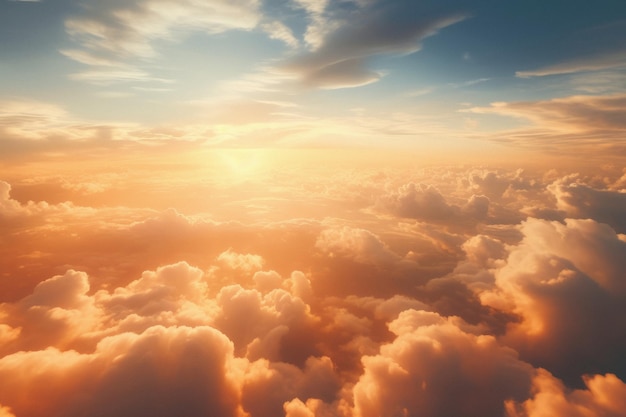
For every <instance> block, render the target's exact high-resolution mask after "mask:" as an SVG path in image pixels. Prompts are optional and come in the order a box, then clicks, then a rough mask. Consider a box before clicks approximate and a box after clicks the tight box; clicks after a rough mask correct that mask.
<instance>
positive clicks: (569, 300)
mask: <svg viewBox="0 0 626 417" xmlns="http://www.w3.org/2000/svg"><path fill="white" fill-rule="evenodd" d="M521 231H522V233H523V234H524V239H523V240H522V242H521V243H520V244H519V245H517V246H514V247H512V248H511V250H510V253H509V255H508V258H507V259H506V262H505V263H504V265H503V266H502V267H501V268H500V269H498V270H496V271H495V282H496V286H497V288H496V289H495V290H493V291H489V290H488V291H485V292H482V293H481V294H480V298H481V300H482V302H483V303H484V304H487V305H490V306H492V307H493V308H495V309H498V310H501V311H508V312H511V313H513V314H516V315H518V316H519V317H520V318H521V320H520V321H518V322H512V323H510V324H509V325H508V327H507V332H506V334H505V335H504V336H502V340H503V341H504V342H505V343H506V344H507V345H508V346H512V347H514V348H515V349H516V350H518V351H519V352H520V355H521V357H522V358H523V359H525V360H527V361H529V362H530V363H532V364H533V365H535V366H540V367H543V368H546V369H547V370H549V371H550V372H551V373H553V374H554V375H556V376H557V377H559V378H563V379H564V380H565V381H566V382H567V383H568V384H576V383H577V381H579V377H580V375H582V374H584V373H591V372H615V373H616V374H617V375H618V376H621V377H623V376H624V375H626V367H625V366H626V364H625V363H624V362H623V361H622V360H620V359H618V357H619V356H620V353H619V352H621V351H622V350H623V349H624V348H625V347H626V338H625V337H624V336H623V333H621V332H617V333H616V332H615V331H614V330H613V329H616V328H622V327H624V326H625V325H626V322H624V320H623V319H622V317H624V314H625V313H626V311H624V306H625V305H626V304H625V303H624V296H625V294H626V292H625V289H624V281H623V273H622V271H623V270H624V267H625V266H624V259H626V258H625V256H626V243H625V242H624V241H623V240H622V239H621V238H620V237H619V236H618V235H616V234H615V232H614V231H613V230H612V229H611V228H610V227H608V226H607V225H605V224H600V223H596V222H594V221H593V220H574V219H568V220H566V221H565V224H561V223H559V222H550V221H544V220H537V219H528V220H527V221H525V222H524V223H523V224H522V226H521Z"/></svg>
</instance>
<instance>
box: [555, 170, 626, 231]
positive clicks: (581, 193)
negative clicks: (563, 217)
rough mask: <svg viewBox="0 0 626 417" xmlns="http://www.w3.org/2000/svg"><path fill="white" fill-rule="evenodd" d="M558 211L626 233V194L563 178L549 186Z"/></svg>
mask: <svg viewBox="0 0 626 417" xmlns="http://www.w3.org/2000/svg"><path fill="white" fill-rule="evenodd" d="M548 190H549V191H550V192H551V193H552V194H554V196H555V197H556V199H557V207H558V208H559V209H561V210H563V211H565V213H566V214H567V216H569V217H575V218H583V219H594V220H596V221H599V222H603V223H607V224H608V225H610V226H611V227H613V228H614V229H615V230H616V231H617V232H619V233H626V219H624V216H623V214H624V207H626V192H621V191H613V190H602V189H596V188H593V187H591V186H589V185H586V184H584V183H580V182H578V181H577V180H576V179H575V178H567V177H565V178H561V179H560V180H557V181H555V182H554V183H553V184H551V185H550V186H548Z"/></svg>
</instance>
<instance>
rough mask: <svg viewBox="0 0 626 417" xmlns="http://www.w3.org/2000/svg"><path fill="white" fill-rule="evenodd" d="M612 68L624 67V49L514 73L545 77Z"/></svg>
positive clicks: (524, 75) (625, 54) (625, 65)
mask: <svg viewBox="0 0 626 417" xmlns="http://www.w3.org/2000/svg"><path fill="white" fill-rule="evenodd" d="M612 68H626V51H617V52H611V53H605V54H601V55H595V56H586V57H580V58H576V59H573V60H570V61H565V62H561V63H558V64H554V65H549V66H547V67H542V68H538V69H535V70H525V71H517V72H516V73H515V75H516V76H517V77H520V78H530V77H545V76H549V75H563V74H575V73H579V72H591V71H601V70H606V69H612Z"/></svg>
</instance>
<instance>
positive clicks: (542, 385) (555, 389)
mask: <svg viewBox="0 0 626 417" xmlns="http://www.w3.org/2000/svg"><path fill="white" fill-rule="evenodd" d="M584 382H585V385H586V387H587V389H586V390H573V391H570V390H568V389H567V388H566V387H564V386H563V384H562V383H561V382H560V381H559V380H558V379H556V378H554V377H553V376H552V375H550V373H548V372H546V371H544V370H540V371H539V372H538V373H537V375H536V376H535V378H534V379H533V391H534V396H533V398H531V399H529V400H526V401H524V402H523V403H522V404H515V403H514V402H513V401H509V402H508V403H507V415H508V416H509V417H539V416H545V415H550V416H554V417H565V416H567V417H584V416H597V417H622V416H626V411H625V410H626V400H624V399H625V398H626V384H624V382H622V381H621V380H620V379H619V378H617V377H616V376H615V375H613V374H606V375H593V376H591V375H587V376H585V377H584Z"/></svg>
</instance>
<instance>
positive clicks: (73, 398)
mask: <svg viewBox="0 0 626 417" xmlns="http://www.w3.org/2000/svg"><path fill="white" fill-rule="evenodd" d="M198 364H202V365H201V366H198ZM236 368H237V364H236V363H235V362H234V361H233V355H232V344H231V343H230V342H229V341H228V339H227V338H226V337H225V336H224V335H222V334H221V333H219V332H218V331H216V330H215V329H212V328H209V327H196V328H193V329H192V328H185V327H172V328H164V327H152V328H150V329H148V330H146V331H145V332H144V333H142V334H128V333H125V334H120V335H116V336H111V337H108V338H105V339H103V340H102V341H101V342H100V343H99V344H98V347H97V349H96V350H95V351H94V352H93V353H89V354H79V353H77V352H75V351H64V352H62V351H59V350H57V349H54V348H50V349H47V350H40V351H32V352H18V353H15V354H12V355H8V356H5V357H3V358H2V359H0V376H1V378H0V387H1V389H0V398H1V401H2V402H3V403H5V404H11V409H12V410H13V412H14V413H15V414H16V415H29V416H34V417H36V416H45V415H51V414H56V415H61V414H63V415H96V414H99V415H105V416H112V415H117V416H137V415H143V414H145V413H148V414H150V415H155V416H166V415H171V414H172V413H174V414H175V413H177V412H181V411H182V412H184V413H185V414H186V415H203V414H207V413H213V412H217V413H219V414H220V415H224V416H240V415H242V412H241V410H240V408H239V400H238V390H237V388H236V385H235V382H234V381H233V378H232V375H233V372H234V370H235V369H236ZM24 392H29V393H31V395H37V398H38V400H37V401H36V402H33V401H32V397H30V396H25V395H23V393H24Z"/></svg>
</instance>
